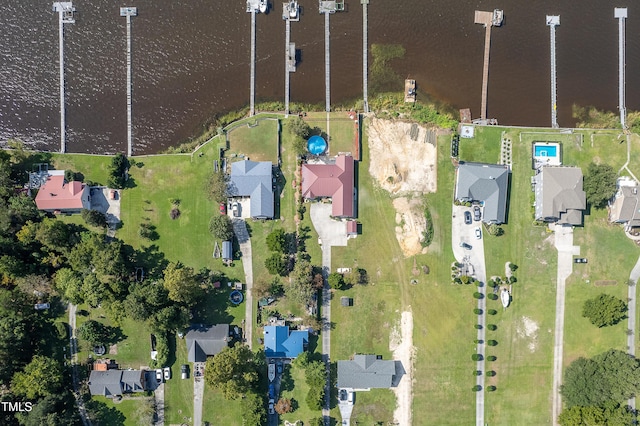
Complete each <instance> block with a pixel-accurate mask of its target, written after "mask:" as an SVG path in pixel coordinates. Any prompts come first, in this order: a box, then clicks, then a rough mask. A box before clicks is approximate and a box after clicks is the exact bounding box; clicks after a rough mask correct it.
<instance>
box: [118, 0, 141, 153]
mask: <svg viewBox="0 0 640 426" xmlns="http://www.w3.org/2000/svg"><path fill="white" fill-rule="evenodd" d="M137 15H138V8H136V7H121V8H120V16H125V17H126V18H127V157H131V156H132V155H133V120H132V108H131V99H132V93H131V92H132V86H131V17H132V16H137Z"/></svg>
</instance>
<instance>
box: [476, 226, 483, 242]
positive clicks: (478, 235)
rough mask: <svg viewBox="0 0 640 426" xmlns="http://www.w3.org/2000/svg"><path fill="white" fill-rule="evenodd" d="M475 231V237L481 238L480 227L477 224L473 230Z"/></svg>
mask: <svg viewBox="0 0 640 426" xmlns="http://www.w3.org/2000/svg"><path fill="white" fill-rule="evenodd" d="M475 232H476V239H477V240H479V239H481V238H482V231H481V230H480V227H479V226H478V227H477V228H476V230H475Z"/></svg>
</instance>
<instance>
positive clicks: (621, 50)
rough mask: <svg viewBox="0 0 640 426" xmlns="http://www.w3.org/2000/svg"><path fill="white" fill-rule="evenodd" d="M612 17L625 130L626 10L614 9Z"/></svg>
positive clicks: (622, 120) (619, 104)
mask: <svg viewBox="0 0 640 426" xmlns="http://www.w3.org/2000/svg"><path fill="white" fill-rule="evenodd" d="M614 17H615V18H616V19H617V20H618V72H619V85H618V92H619V93H618V95H619V100H618V108H619V109H620V124H621V125H622V128H623V129H626V128H627V107H626V100H625V84H626V82H625V27H624V24H625V20H626V19H627V8H626V7H624V8H623V7H616V8H615V9H614Z"/></svg>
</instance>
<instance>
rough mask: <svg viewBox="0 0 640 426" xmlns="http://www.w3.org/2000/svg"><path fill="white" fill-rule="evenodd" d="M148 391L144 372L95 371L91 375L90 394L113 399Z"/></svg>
mask: <svg viewBox="0 0 640 426" xmlns="http://www.w3.org/2000/svg"><path fill="white" fill-rule="evenodd" d="M145 389H146V386H145V372H144V371H143V370H107V371H96V370H93V371H92V372H91V374H90V375H89V392H91V395H102V396H106V397H107V398H111V397H113V396H115V395H122V394H125V393H132V392H142V391H144V390H145Z"/></svg>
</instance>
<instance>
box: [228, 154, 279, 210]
mask: <svg viewBox="0 0 640 426" xmlns="http://www.w3.org/2000/svg"><path fill="white" fill-rule="evenodd" d="M272 166H273V165H272V163H271V161H249V160H243V161H238V162H235V163H232V164H231V176H230V179H229V185H228V187H227V193H228V194H229V196H230V197H248V198H249V199H250V201H249V202H250V208H249V214H250V216H251V217H252V218H254V219H271V218H273V204H274V202H273V189H272V188H273V187H272V186H271V185H272V183H271V179H272V177H271V168H272Z"/></svg>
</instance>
